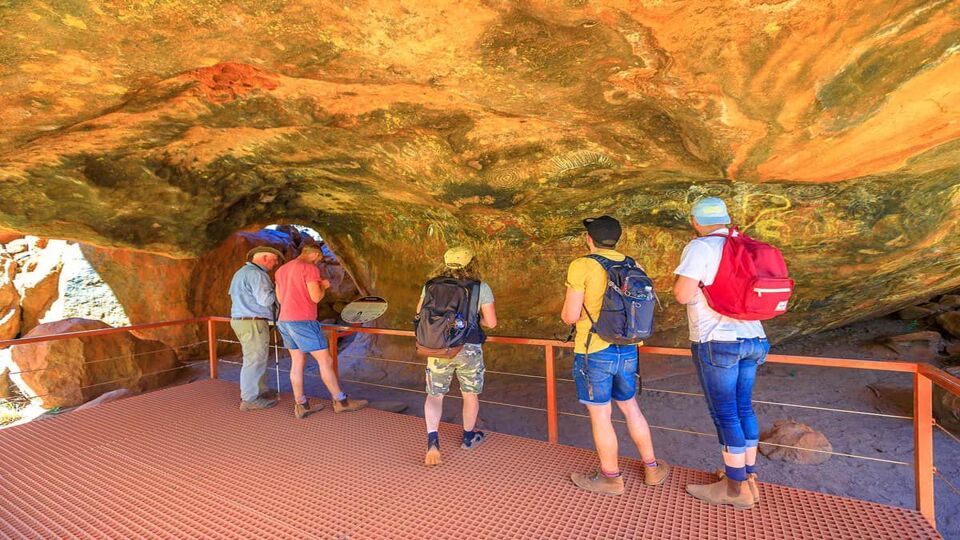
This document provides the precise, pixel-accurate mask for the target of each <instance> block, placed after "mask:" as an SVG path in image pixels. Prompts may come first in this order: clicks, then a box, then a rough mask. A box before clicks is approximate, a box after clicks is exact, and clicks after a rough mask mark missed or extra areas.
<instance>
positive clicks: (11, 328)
mask: <svg viewBox="0 0 960 540" xmlns="http://www.w3.org/2000/svg"><path fill="white" fill-rule="evenodd" d="M16 271H17V264H16V262H15V261H14V260H13V257H11V256H10V255H8V254H6V253H4V252H3V251H2V249H0V340H4V339H12V338H14V337H16V336H17V334H18V333H19V332H20V293H18V292H17V287H16V286H15V285H14V284H13V278H14V276H15V275H16Z"/></svg>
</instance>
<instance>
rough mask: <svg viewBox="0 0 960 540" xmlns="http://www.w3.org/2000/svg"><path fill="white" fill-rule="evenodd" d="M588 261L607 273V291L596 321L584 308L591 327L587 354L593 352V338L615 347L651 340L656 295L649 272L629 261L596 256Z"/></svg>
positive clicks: (629, 259)
mask: <svg viewBox="0 0 960 540" xmlns="http://www.w3.org/2000/svg"><path fill="white" fill-rule="evenodd" d="M587 257H589V258H591V259H593V260H595V261H597V262H598V263H600V264H601V265H602V266H603V269H604V270H606V271H607V287H606V289H605V291H604V294H603V306H602V307H601V308H600V315H599V316H598V317H597V318H596V319H594V317H593V315H592V314H591V313H590V312H589V311H587V308H586V306H584V308H583V310H584V311H585V312H586V313H587V318H589V319H590V323H591V324H592V326H591V328H590V334H589V335H588V336H587V350H590V338H591V337H592V336H593V334H597V335H598V336H600V338H601V339H603V340H604V341H606V342H608V343H613V344H616V345H630V344H633V343H639V342H641V341H643V340H644V339H646V338H648V337H650V336H651V335H652V334H653V306H654V303H655V302H656V301H657V295H656V293H654V291H653V281H652V280H651V279H650V278H649V277H648V276H647V274H646V272H644V271H643V269H642V268H640V267H639V266H637V263H636V262H634V260H633V259H631V258H630V257H626V258H625V259H624V260H622V261H611V260H610V259H607V258H606V257H601V256H600V255H596V254H590V255H587Z"/></svg>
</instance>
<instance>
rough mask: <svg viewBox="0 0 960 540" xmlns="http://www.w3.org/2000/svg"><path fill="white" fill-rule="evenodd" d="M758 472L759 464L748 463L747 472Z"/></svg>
mask: <svg viewBox="0 0 960 540" xmlns="http://www.w3.org/2000/svg"><path fill="white" fill-rule="evenodd" d="M756 473H757V465H756V464H753V465H747V474H756Z"/></svg>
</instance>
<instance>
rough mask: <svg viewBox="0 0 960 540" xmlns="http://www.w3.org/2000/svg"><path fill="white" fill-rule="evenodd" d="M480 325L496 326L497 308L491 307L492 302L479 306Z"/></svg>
mask: <svg viewBox="0 0 960 540" xmlns="http://www.w3.org/2000/svg"><path fill="white" fill-rule="evenodd" d="M419 311H420V310H417V312H419ZM480 325H481V326H485V327H487V328H496V327H497V310H496V308H494V307H493V302H490V303H489V304H483V305H482V306H480Z"/></svg>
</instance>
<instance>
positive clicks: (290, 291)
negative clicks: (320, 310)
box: [276, 259, 322, 321]
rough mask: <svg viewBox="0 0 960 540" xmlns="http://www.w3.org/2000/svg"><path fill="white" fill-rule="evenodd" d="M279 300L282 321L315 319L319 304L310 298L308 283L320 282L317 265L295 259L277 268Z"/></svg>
mask: <svg viewBox="0 0 960 540" xmlns="http://www.w3.org/2000/svg"><path fill="white" fill-rule="evenodd" d="M276 279H277V300H278V301H279V302H280V318H279V319H278V320H281V321H315V320H317V304H316V303H315V302H314V301H313V300H311V299H310V291H308V290H307V283H311V282H319V281H320V280H321V279H322V278H321V277H320V269H319V268H317V265H315V264H311V263H308V262H303V261H301V260H300V259H294V260H292V261H290V262H288V263H286V264H284V265H283V266H281V267H280V268H278V269H277V274H276Z"/></svg>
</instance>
